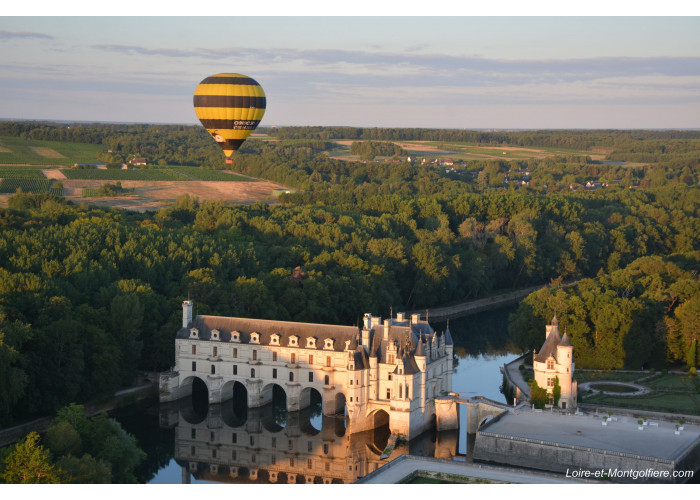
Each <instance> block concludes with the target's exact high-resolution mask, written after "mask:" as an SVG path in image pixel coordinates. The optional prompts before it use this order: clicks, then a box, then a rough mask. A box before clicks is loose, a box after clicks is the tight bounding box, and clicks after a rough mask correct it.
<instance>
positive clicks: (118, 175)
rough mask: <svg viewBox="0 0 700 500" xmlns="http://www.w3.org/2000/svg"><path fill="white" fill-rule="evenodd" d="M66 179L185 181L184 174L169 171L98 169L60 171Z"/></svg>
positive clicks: (155, 169)
mask: <svg viewBox="0 0 700 500" xmlns="http://www.w3.org/2000/svg"><path fill="white" fill-rule="evenodd" d="M62 172H63V174H64V175H65V176H66V177H67V178H68V179H83V180H102V181H187V180H190V178H189V177H187V176H186V175H184V174H181V173H178V172H175V171H173V170H169V169H161V168H154V169H139V170H98V169H82V168H81V169H66V170H62Z"/></svg>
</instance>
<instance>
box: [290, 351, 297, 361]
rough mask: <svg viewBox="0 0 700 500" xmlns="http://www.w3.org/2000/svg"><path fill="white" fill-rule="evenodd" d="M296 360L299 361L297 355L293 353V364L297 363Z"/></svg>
mask: <svg viewBox="0 0 700 500" xmlns="http://www.w3.org/2000/svg"><path fill="white" fill-rule="evenodd" d="M296 360H297V355H296V354H294V353H292V358H291V361H292V363H295V362H296Z"/></svg>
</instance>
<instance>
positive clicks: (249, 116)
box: [194, 73, 266, 161]
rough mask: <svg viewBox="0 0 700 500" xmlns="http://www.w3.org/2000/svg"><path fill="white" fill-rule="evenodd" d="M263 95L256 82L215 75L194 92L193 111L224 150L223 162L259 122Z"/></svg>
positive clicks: (262, 113) (242, 76)
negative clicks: (224, 157)
mask: <svg viewBox="0 0 700 500" xmlns="http://www.w3.org/2000/svg"><path fill="white" fill-rule="evenodd" d="M265 105H266V100H265V92H264V91H263V89H262V87H261V86H260V84H259V83H258V82H256V81H255V80H253V79H252V78H250V77H248V76H245V75H240V74H238V73H218V74H216V75H212V76H209V77H207V78H205V79H204V80H202V82H201V83H200V84H199V85H198V86H197V89H196V90H195V91H194V111H195V113H197V118H199V121H201V122H202V125H204V128H205V129H207V131H208V132H209V133H210V134H211V135H212V137H213V138H214V140H215V141H216V142H218V143H219V146H221V149H223V150H224V154H225V155H226V158H227V161H229V160H228V158H229V157H230V156H231V155H232V154H233V152H234V151H236V150H237V149H238V148H239V147H241V144H243V142H244V141H245V140H246V139H247V138H248V136H249V135H250V134H251V132H253V130H255V128H256V127H257V126H258V124H259V123H260V120H262V117H263V115H264V114H265Z"/></svg>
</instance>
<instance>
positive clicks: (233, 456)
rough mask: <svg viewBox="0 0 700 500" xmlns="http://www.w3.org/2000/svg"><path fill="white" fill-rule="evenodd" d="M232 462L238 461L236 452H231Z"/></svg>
mask: <svg viewBox="0 0 700 500" xmlns="http://www.w3.org/2000/svg"><path fill="white" fill-rule="evenodd" d="M231 460H236V450H233V451H231Z"/></svg>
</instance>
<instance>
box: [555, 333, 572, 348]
mask: <svg viewBox="0 0 700 500" xmlns="http://www.w3.org/2000/svg"><path fill="white" fill-rule="evenodd" d="M558 345H560V346H562V347H573V346H572V345H571V342H569V336H568V335H567V334H566V330H564V336H563V337H562V338H561V342H559V344H558Z"/></svg>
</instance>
